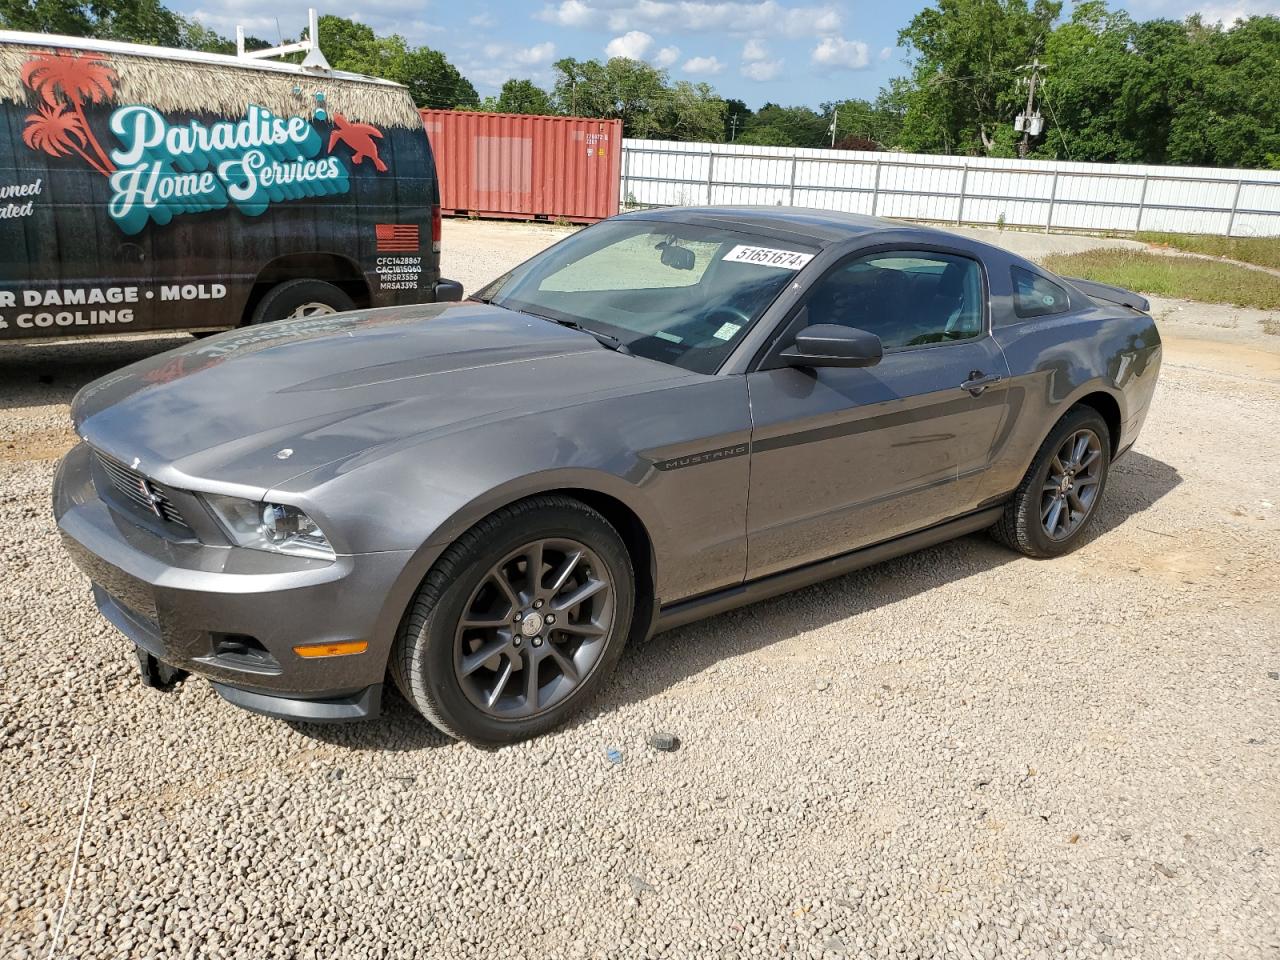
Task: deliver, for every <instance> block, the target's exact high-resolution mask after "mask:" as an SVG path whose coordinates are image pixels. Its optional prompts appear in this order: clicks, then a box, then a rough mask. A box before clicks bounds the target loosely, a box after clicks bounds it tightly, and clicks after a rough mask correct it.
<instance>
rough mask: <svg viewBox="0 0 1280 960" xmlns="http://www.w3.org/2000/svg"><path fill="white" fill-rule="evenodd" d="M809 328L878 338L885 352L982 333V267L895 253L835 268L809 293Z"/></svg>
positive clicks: (920, 253) (941, 256) (961, 259)
mask: <svg viewBox="0 0 1280 960" xmlns="http://www.w3.org/2000/svg"><path fill="white" fill-rule="evenodd" d="M807 306H808V309H809V323H811V324H815V323H837V324H841V325H842V326H846V327H857V328H858V329H860V330H866V331H867V332H869V333H874V334H875V335H876V336H878V337H879V338H880V342H881V343H882V344H883V345H884V347H885V349H886V350H889V349H892V348H894V347H918V346H924V345H926V344H931V343H948V342H950V341H953V340H971V339H973V338H975V337H979V336H981V335H982V332H983V317H984V310H983V308H984V297H983V289H982V268H981V267H980V266H978V263H977V261H974V260H970V259H969V258H968V257H957V256H952V255H951V254H947V253H932V252H927V251H914V250H893V251H888V252H881V253H873V254H868V255H866V256H862V257H857V258H855V259H853V260H850V261H848V262H846V263H843V264H841V265H840V266H838V267H835V268H834V269H832V270H831V271H830V272H829V273H828V274H827V275H826V276H825V277H823V278H822V279H821V280H819V281H818V282H817V283H816V284H815V285H814V288H813V290H812V291H811V292H810V294H809V297H808V301H807Z"/></svg>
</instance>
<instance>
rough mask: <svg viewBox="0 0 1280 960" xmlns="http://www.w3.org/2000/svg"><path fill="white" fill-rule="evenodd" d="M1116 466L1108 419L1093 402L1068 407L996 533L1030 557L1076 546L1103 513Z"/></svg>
mask: <svg viewBox="0 0 1280 960" xmlns="http://www.w3.org/2000/svg"><path fill="white" fill-rule="evenodd" d="M1110 468H1111V433H1110V431H1109V430H1108V429H1107V424H1106V421H1104V420H1103V419H1102V417H1101V416H1100V415H1099V414H1098V412H1097V411H1095V410H1093V409H1092V408H1090V407H1076V408H1075V409H1073V410H1070V411H1068V412H1067V415H1066V416H1064V417H1063V418H1062V419H1061V420H1060V421H1059V422H1058V424H1057V426H1055V427H1054V428H1053V430H1052V431H1051V432H1050V434H1049V436H1048V437H1047V438H1046V439H1045V441H1044V443H1043V444H1041V446H1040V450H1039V451H1038V452H1037V453H1036V458H1035V460H1033V461H1032V463H1031V467H1030V468H1029V469H1028V470H1027V474H1026V476H1025V477H1024V478H1023V480H1022V483H1021V484H1020V485H1019V487H1018V489H1017V491H1016V492H1015V493H1014V495H1013V497H1012V499H1010V501H1009V503H1008V505H1007V506H1006V507H1005V511H1004V515H1003V516H1002V517H1001V518H1000V520H999V521H998V522H997V523H996V525H995V526H994V527H992V529H991V532H992V534H993V535H994V536H995V538H996V539H997V540H999V541H1001V542H1002V543H1004V544H1006V545H1007V546H1010V547H1012V548H1013V549H1015V550H1018V551H1020V552H1021V553H1025V554H1026V555H1027V556H1029V557H1056V556H1059V555H1061V554H1064V553H1067V552H1069V551H1070V550H1073V549H1074V548H1075V547H1076V545H1077V544H1078V543H1079V542H1080V539H1081V538H1082V537H1083V535H1084V531H1085V528H1086V527H1087V526H1088V524H1089V521H1090V520H1092V519H1093V515H1094V513H1096V512H1097V507H1098V504H1099V502H1101V500H1102V492H1103V490H1104V489H1105V487H1106V483H1107V474H1108V472H1109V470H1110Z"/></svg>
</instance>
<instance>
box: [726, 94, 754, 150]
mask: <svg viewBox="0 0 1280 960" xmlns="http://www.w3.org/2000/svg"><path fill="white" fill-rule="evenodd" d="M750 117H751V108H750V107H748V106H747V105H746V104H745V103H744V102H743V101H741V100H735V99H733V98H732V97H730V98H729V99H728V100H726V101H725V102H724V140H725V142H728V141H730V140H736V139H738V134H739V133H741V132H742V130H743V128H744V127H745V126H746V122H747V120H748V119H749V118H750Z"/></svg>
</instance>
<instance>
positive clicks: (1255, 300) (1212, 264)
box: [1044, 250, 1280, 310]
mask: <svg viewBox="0 0 1280 960" xmlns="http://www.w3.org/2000/svg"><path fill="white" fill-rule="evenodd" d="M1044 265H1045V267H1047V268H1048V269H1050V270H1052V271H1053V272H1054V273H1057V274H1061V275H1062V276H1066V277H1081V278H1083V279H1085V280H1097V281H1099V282H1100V283H1110V284H1114V285H1115V286H1118V287H1125V288H1126V289H1129V290H1137V291H1139V292H1140V293H1150V294H1154V295H1156V296H1159V297H1177V298H1178V299H1181V300H1202V301H1205V302H1206V303H1234V304H1236V305H1237V306H1241V307H1257V308H1259V309H1261V310H1275V309H1277V308H1280V279H1277V278H1276V277H1275V276H1273V275H1272V274H1269V273H1265V272H1263V271H1262V270H1255V269H1254V268H1253V267H1242V266H1239V265H1238V264H1234V263H1220V262H1216V261H1213V260H1199V259H1196V258H1194V257H1170V256H1167V255H1165V254H1160V253H1143V252H1141V251H1137V250H1085V251H1083V252H1082V253H1069V254H1061V255H1057V256H1052V257H1046V258H1045V260H1044Z"/></svg>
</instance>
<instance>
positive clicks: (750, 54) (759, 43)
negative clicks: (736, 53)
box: [742, 37, 769, 61]
mask: <svg viewBox="0 0 1280 960" xmlns="http://www.w3.org/2000/svg"><path fill="white" fill-rule="evenodd" d="M742 59H743V60H747V61H756V60H768V59H769V48H768V47H766V46H765V45H764V41H763V40H757V39H755V38H754V37H752V38H751V39H750V40H748V41H747V42H746V43H745V44H743V47H742Z"/></svg>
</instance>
